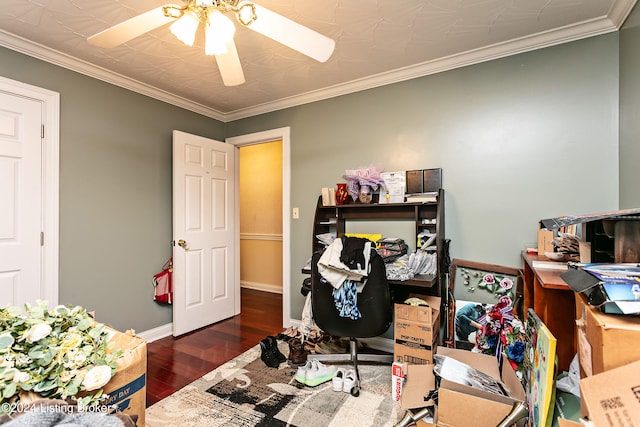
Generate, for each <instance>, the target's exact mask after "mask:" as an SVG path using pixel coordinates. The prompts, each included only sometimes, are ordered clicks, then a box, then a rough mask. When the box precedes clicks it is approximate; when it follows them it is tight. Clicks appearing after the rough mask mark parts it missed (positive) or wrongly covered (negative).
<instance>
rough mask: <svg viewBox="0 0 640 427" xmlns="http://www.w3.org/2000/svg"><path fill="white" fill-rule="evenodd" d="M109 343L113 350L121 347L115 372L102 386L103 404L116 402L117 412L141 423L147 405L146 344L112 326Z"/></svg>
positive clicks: (143, 423)
mask: <svg viewBox="0 0 640 427" xmlns="http://www.w3.org/2000/svg"><path fill="white" fill-rule="evenodd" d="M110 333H111V334H112V336H111V339H110V340H109V342H113V343H114V346H113V350H117V349H120V350H122V356H121V357H120V358H118V360H117V363H118V367H117V368H116V374H115V376H113V377H112V378H111V381H109V382H108V383H107V385H106V386H105V387H104V392H105V393H106V394H108V395H109V398H108V400H107V401H106V402H105V404H106V405H116V406H117V408H118V411H119V412H122V413H124V414H126V415H131V416H132V417H133V416H134V415H135V416H137V417H138V420H137V425H138V426H144V425H145V420H144V412H145V410H146V407H147V395H146V393H147V378H146V376H147V343H146V341H145V340H143V339H142V338H140V337H138V336H136V335H134V334H132V333H131V332H124V333H123V332H119V331H116V330H115V329H111V330H110Z"/></svg>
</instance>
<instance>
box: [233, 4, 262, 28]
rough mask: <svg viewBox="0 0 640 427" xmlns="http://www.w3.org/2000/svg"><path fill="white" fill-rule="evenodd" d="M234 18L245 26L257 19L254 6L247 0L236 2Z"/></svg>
mask: <svg viewBox="0 0 640 427" xmlns="http://www.w3.org/2000/svg"><path fill="white" fill-rule="evenodd" d="M236 7H237V9H236V19H237V20H238V22H239V23H241V24H242V25H244V26H245V27H246V26H247V25H249V24H251V23H252V22H253V21H255V20H256V19H258V16H257V15H256V6H255V5H254V4H253V3H250V2H248V1H243V2H240V3H238V5H237V6H236Z"/></svg>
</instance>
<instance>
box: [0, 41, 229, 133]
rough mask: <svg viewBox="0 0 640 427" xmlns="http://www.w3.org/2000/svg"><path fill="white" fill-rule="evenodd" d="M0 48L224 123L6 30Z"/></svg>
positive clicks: (200, 108) (216, 115)
mask: <svg viewBox="0 0 640 427" xmlns="http://www.w3.org/2000/svg"><path fill="white" fill-rule="evenodd" d="M0 46H3V47H6V48H8V49H11V50H15V51H16V52H20V53H23V54H25V55H28V56H31V57H33V58H36V59H40V60H42V61H45V62H49V63H50V64H53V65H58V66H60V67H63V68H66V69H68V70H71V71H75V72H78V73H80V74H84V75H85V76H89V77H93V78H95V79H97V80H102V81H104V82H107V83H111V84H113V85H116V86H119V87H121V88H124V89H128V90H131V91H133V92H137V93H139V94H141V95H145V96H148V97H151V98H154V99H157V100H158V101H162V102H166V103H168V104H171V105H175V106H177V107H181V108H184V109H186V110H189V111H193V112H194V113H198V114H202V115H203V116H207V117H211V118H213V119H216V120H220V121H224V113H222V112H220V111H218V110H214V109H212V108H209V107H206V106H204V105H202V104H198V103H196V102H193V101H190V100H188V99H186V98H182V97H180V96H177V95H174V94H172V93H170V92H166V91H164V90H161V89H158V88H156V87H153V86H151V85H148V84H146V83H142V82H139V81H137V80H134V79H132V78H130V77H126V76H123V75H122V74H118V73H115V72H113V71H109V70H107V69H104V68H102V67H98V66H97V65H94V64H91V63H89V62H87V61H84V60H82V59H78V58H75V57H73V56H70V55H67V54H66V53H62V52H60V51H57V50H54V49H51V48H48V47H46V46H43V45H41V44H38V43H34V42H32V41H30V40H27V39H24V38H22V37H20V36H17V35H15V34H12V33H9V32H7V31H4V30H0Z"/></svg>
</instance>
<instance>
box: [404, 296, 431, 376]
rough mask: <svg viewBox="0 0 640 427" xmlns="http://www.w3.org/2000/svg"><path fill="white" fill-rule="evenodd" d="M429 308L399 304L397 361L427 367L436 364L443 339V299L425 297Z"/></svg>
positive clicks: (422, 297) (423, 297)
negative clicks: (435, 352)
mask: <svg viewBox="0 0 640 427" xmlns="http://www.w3.org/2000/svg"><path fill="white" fill-rule="evenodd" d="M420 298H421V299H423V300H425V301H426V302H427V304H429V306H412V305H408V304H395V317H394V328H393V332H394V333H393V342H394V344H393V360H394V361H395V362H399V363H407V364H415V365H423V364H426V363H433V354H434V349H435V346H436V342H437V340H438V338H439V335H440V298H438V297H433V296H421V297H420Z"/></svg>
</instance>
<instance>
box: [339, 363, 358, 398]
mask: <svg viewBox="0 0 640 427" xmlns="http://www.w3.org/2000/svg"><path fill="white" fill-rule="evenodd" d="M356 381H357V378H356V371H354V370H353V369H349V370H348V371H347V372H345V374H344V377H343V379H342V391H344V392H345V393H351V389H352V388H353V387H354V386H355V385H356Z"/></svg>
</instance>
